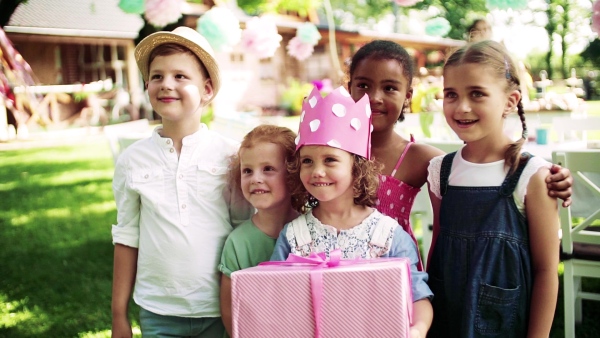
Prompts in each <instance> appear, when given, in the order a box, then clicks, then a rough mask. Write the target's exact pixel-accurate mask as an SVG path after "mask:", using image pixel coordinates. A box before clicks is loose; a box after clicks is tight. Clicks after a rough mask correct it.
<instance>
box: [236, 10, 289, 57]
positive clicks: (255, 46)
mask: <svg viewBox="0 0 600 338" xmlns="http://www.w3.org/2000/svg"><path fill="white" fill-rule="evenodd" d="M280 42H281V35H279V33H277V26H276V25H275V23H274V22H273V21H271V20H269V19H266V18H259V17H253V18H252V19H250V20H249V21H248V22H246V29H244V30H243V31H242V42H241V45H242V48H244V49H245V50H246V51H248V52H250V53H253V54H256V55H257V56H258V57H259V58H260V59H265V58H269V57H272V56H273V55H275V51H276V50H277V48H279V45H280Z"/></svg>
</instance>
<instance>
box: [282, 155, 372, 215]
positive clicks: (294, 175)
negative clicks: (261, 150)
mask: <svg viewBox="0 0 600 338" xmlns="http://www.w3.org/2000/svg"><path fill="white" fill-rule="evenodd" d="M350 155H352V157H353V159H354V164H353V166H352V177H353V179H354V185H353V187H352V188H353V190H354V204H356V205H362V206H367V207H373V206H375V202H376V201H377V188H378V187H379V174H380V172H381V168H382V166H381V165H380V164H379V163H378V162H375V161H373V160H369V159H366V158H364V157H362V156H359V155H356V154H350ZM300 167H301V163H300V150H298V151H296V153H295V154H294V156H293V159H292V160H291V161H288V165H287V168H288V187H289V188H290V192H291V194H292V207H293V208H294V209H296V211H298V212H301V213H305V212H307V211H308V210H309V209H311V208H314V207H316V206H318V205H319V201H318V200H317V199H316V198H314V197H313V196H312V195H310V194H309V193H308V191H307V190H306V188H305V187H304V185H303V184H302V180H301V179H300Z"/></svg>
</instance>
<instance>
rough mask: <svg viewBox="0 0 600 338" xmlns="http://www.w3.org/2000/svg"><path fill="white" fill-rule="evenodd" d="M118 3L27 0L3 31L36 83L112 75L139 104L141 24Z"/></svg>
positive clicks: (107, 0)
mask: <svg viewBox="0 0 600 338" xmlns="http://www.w3.org/2000/svg"><path fill="white" fill-rule="evenodd" d="M118 2H119V0H77V1H72V0H53V1H43V0H30V1H27V2H24V3H21V4H20V5H19V6H18V7H17V8H16V10H15V12H14V13H13V15H12V16H11V18H10V21H9V22H8V24H7V25H6V26H5V27H4V30H5V32H6V34H7V36H8V37H9V39H10V40H11V41H12V42H13V44H14V46H15V48H16V49H17V50H18V51H19V52H20V53H21V55H22V56H23V58H24V59H25V60H27V62H28V63H29V64H30V66H31V68H32V69H33V72H34V73H35V75H36V77H37V80H38V81H39V84H40V85H70V84H78V83H80V84H86V83H91V82H96V81H102V80H107V79H110V80H111V81H112V83H113V86H114V88H116V89H118V90H121V93H122V92H123V91H125V92H126V93H128V94H129V97H130V98H131V100H132V101H138V102H139V101H140V93H142V87H143V86H142V84H141V80H140V75H139V71H138V69H137V65H136V63H135V58H134V49H135V43H134V40H135V39H136V38H137V36H138V33H139V31H140V29H141V28H142V26H143V24H144V22H143V20H142V18H141V17H140V16H139V15H135V14H127V13H125V12H123V11H122V10H121V9H120V8H119V7H118ZM128 99H129V98H128ZM133 103H135V102H133Z"/></svg>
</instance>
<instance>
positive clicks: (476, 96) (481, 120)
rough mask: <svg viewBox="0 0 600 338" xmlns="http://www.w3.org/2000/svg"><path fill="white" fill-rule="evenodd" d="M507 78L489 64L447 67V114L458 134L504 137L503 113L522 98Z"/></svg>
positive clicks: (471, 137)
mask: <svg viewBox="0 0 600 338" xmlns="http://www.w3.org/2000/svg"><path fill="white" fill-rule="evenodd" d="M519 99H520V94H519V92H518V91H516V90H513V91H509V90H508V83H507V81H506V78H503V77H500V76H498V75H497V74H496V73H494V71H493V69H492V68H491V67H490V66H484V65H481V64H474V63H462V64H458V65H452V66H449V67H446V68H445V69H444V115H445V117H446V121H447V122H448V125H450V127H451V128H452V130H454V132H455V133H456V134H457V135H458V137H459V138H460V139H461V140H463V141H465V142H467V143H469V142H474V141H479V140H489V141H491V142H497V141H498V140H500V139H502V138H504V137H505V136H504V132H503V126H504V117H505V116H506V115H507V114H508V113H509V112H510V111H512V110H513V109H514V108H515V107H516V105H517V103H518V102H519Z"/></svg>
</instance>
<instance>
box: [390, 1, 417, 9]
mask: <svg viewBox="0 0 600 338" xmlns="http://www.w3.org/2000/svg"><path fill="white" fill-rule="evenodd" d="M421 1H422V0H394V2H395V3H396V4H397V5H398V6H402V7H408V6H412V5H414V4H416V3H417V2H421Z"/></svg>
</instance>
